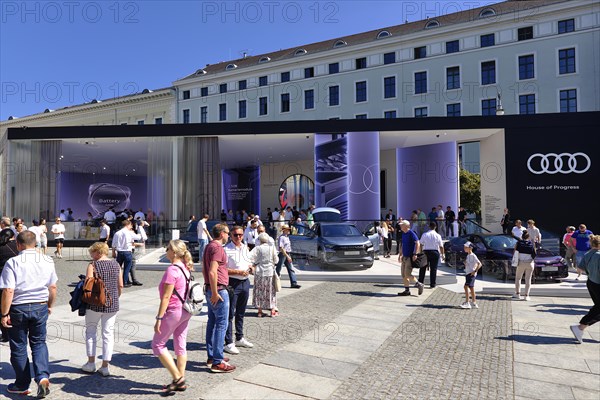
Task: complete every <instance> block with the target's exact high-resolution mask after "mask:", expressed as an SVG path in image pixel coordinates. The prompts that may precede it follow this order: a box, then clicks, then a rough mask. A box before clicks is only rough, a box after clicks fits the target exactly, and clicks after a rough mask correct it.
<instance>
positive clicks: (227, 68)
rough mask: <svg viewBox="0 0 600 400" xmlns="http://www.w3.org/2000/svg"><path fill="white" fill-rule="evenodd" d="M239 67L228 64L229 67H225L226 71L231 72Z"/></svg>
mask: <svg viewBox="0 0 600 400" xmlns="http://www.w3.org/2000/svg"><path fill="white" fill-rule="evenodd" d="M236 68H237V65H235V64H227V66H226V67H225V71H231V70H232V69H236Z"/></svg>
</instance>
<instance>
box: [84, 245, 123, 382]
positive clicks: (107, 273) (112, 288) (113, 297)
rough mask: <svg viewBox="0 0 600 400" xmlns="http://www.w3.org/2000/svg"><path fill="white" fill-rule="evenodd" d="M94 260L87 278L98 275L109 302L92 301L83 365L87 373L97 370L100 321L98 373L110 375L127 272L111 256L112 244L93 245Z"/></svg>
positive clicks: (87, 320) (90, 249) (87, 311)
mask: <svg viewBox="0 0 600 400" xmlns="http://www.w3.org/2000/svg"><path fill="white" fill-rule="evenodd" d="M88 251H89V253H90V256H91V257H92V259H93V260H94V261H92V262H91V263H90V264H89V265H88V267H87V272H86V278H90V277H93V276H94V275H96V276H98V277H99V278H100V279H102V281H104V286H105V288H106V295H107V296H106V305H103V306H101V305H93V304H88V305H87V310H86V313H85V347H86V351H87V356H88V361H87V363H85V364H84V365H83V367H81V369H82V370H83V371H84V372H89V373H93V372H96V332H97V330H98V322H101V326H102V366H101V367H100V368H99V369H98V372H99V373H100V374H101V375H102V376H109V375H110V371H109V369H108V364H109V363H110V360H111V358H112V353H113V347H114V343H115V334H114V327H115V321H116V320H117V313H118V312H119V296H121V291H122V290H123V274H121V267H120V266H119V264H118V263H117V262H116V261H115V260H111V259H109V258H108V245H107V244H106V243H104V242H96V243H94V244H93V245H92V246H91V247H90V248H89V250H88Z"/></svg>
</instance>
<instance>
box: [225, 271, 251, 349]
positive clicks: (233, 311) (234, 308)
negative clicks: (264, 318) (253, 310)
mask: <svg viewBox="0 0 600 400" xmlns="http://www.w3.org/2000/svg"><path fill="white" fill-rule="evenodd" d="M229 286H231V287H232V288H233V298H232V299H229V320H228V321H229V323H228V324H227V334H226V335H225V344H230V343H233V317H235V340H241V339H242V338H243V337H244V315H245V314H246V305H247V304H248V298H249V297H250V279H244V280H240V279H235V278H229Z"/></svg>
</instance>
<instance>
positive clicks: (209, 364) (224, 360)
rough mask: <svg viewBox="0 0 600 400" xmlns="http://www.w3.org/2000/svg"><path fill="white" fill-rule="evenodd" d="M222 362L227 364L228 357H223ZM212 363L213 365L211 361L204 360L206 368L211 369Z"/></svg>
mask: <svg viewBox="0 0 600 400" xmlns="http://www.w3.org/2000/svg"><path fill="white" fill-rule="evenodd" d="M223 362H224V363H228V362H229V358H228V357H223ZM212 363H213V360H211V359H210V358H209V359H208V360H206V366H207V367H208V368H210V367H212Z"/></svg>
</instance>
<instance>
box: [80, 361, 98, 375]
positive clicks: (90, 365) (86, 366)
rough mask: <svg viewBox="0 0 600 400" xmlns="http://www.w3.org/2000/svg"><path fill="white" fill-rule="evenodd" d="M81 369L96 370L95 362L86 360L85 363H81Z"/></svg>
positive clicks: (92, 371)
mask: <svg viewBox="0 0 600 400" xmlns="http://www.w3.org/2000/svg"><path fill="white" fill-rule="evenodd" d="M81 370H82V371H83V372H89V373H94V372H96V363H93V362H87V363H85V364H83V367H81Z"/></svg>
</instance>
